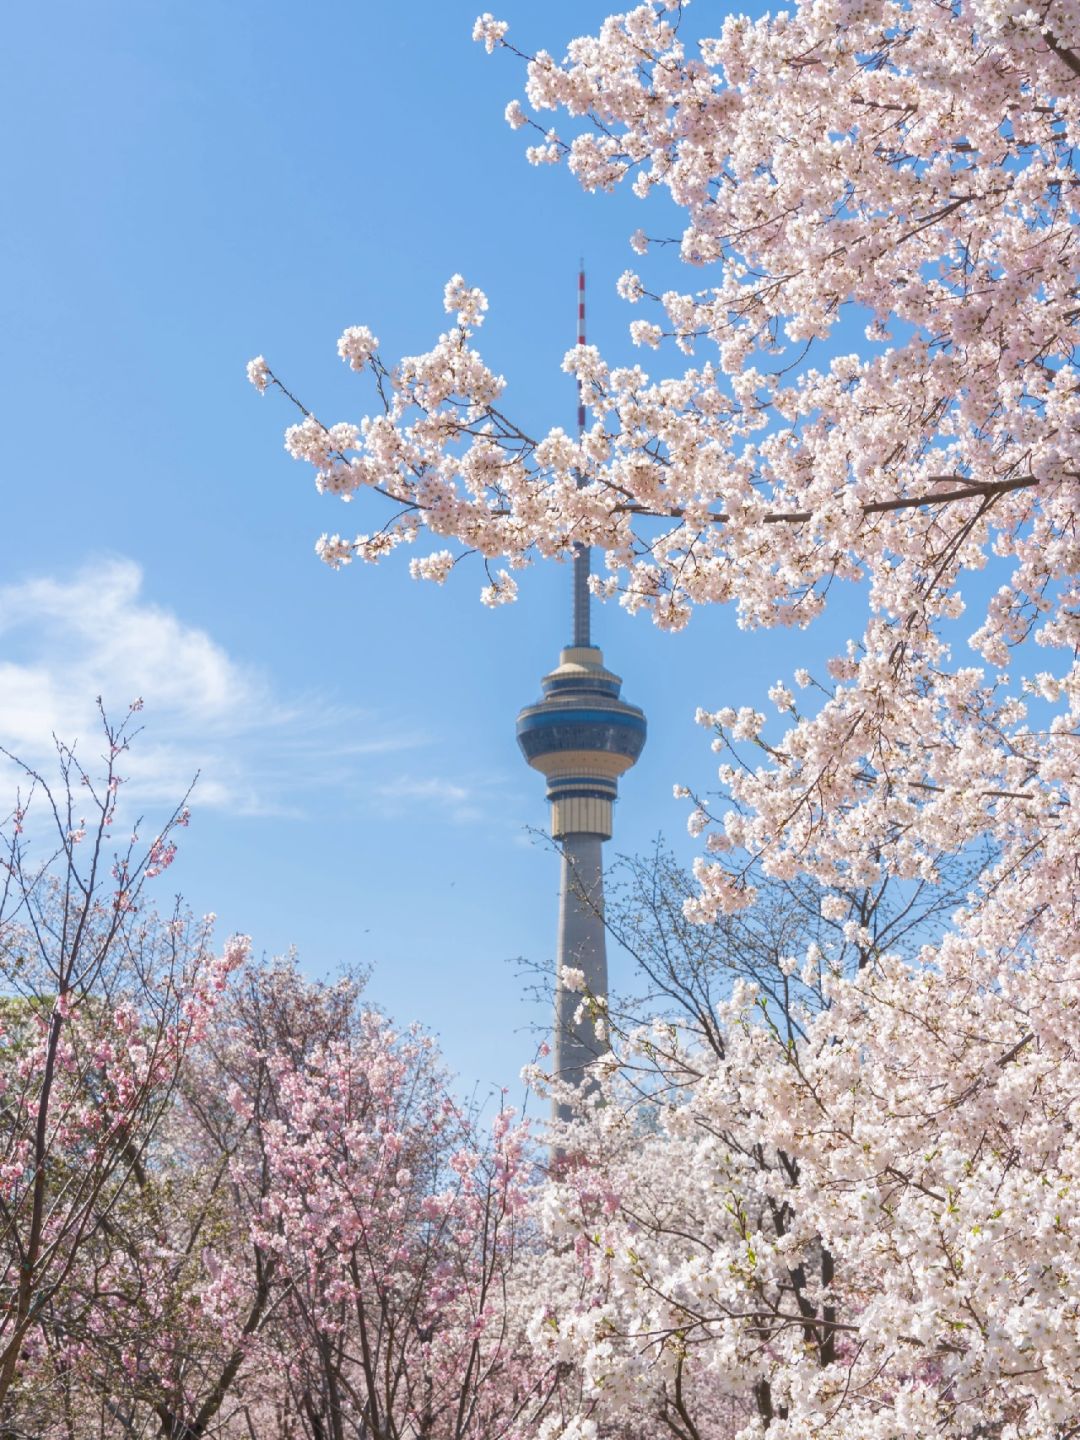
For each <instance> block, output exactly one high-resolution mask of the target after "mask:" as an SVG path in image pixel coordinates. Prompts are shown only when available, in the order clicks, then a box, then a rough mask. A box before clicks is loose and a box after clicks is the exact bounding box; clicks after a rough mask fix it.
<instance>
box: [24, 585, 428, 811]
mask: <svg viewBox="0 0 1080 1440" xmlns="http://www.w3.org/2000/svg"><path fill="white" fill-rule="evenodd" d="M99 695H100V696H102V697H103V699H104V701H105V704H106V705H107V706H108V707H109V709H110V711H112V712H113V713H114V715H115V714H117V712H122V711H123V710H124V709H125V708H126V706H127V705H128V703H129V702H130V701H132V700H134V699H135V698H136V697H140V698H142V699H143V700H144V702H145V706H146V716H145V718H146V720H147V729H146V733H145V734H144V735H143V736H141V737H140V739H139V741H138V744H137V746H136V747H135V748H134V750H133V752H132V754H131V756H130V764H129V766H128V775H129V780H130V783H131V786H132V788H133V789H135V790H137V791H138V792H139V795H140V799H146V800H150V801H154V802H159V803H162V802H163V803H169V802H174V801H175V800H176V799H177V798H178V797H179V796H180V795H182V794H183V792H184V790H185V789H186V788H187V785H188V784H189V783H190V781H191V778H192V776H193V775H194V774H195V772H196V771H199V772H201V778H200V781H199V785H198V790H197V803H198V804H199V805H200V806H215V807H224V808H229V809H231V810H233V811H235V812H239V813H245V814H258V813H277V814H281V813H287V812H289V811H296V810H299V809H302V808H303V804H304V797H305V796H307V795H309V794H311V793H312V791H314V790H318V789H323V788H325V787H327V786H335V785H340V784H342V783H345V782H347V781H350V780H351V781H353V782H355V780H356V770H357V765H358V762H361V761H362V759H363V757H365V756H371V755H386V754H388V753H391V752H394V751H401V750H406V749H410V748H412V747H414V746H416V745H418V744H421V743H423V739H422V737H420V736H418V735H402V734H395V733H391V731H390V730H389V728H388V727H387V728H385V729H384V730H383V731H382V732H381V733H380V729H379V723H378V717H373V716H371V715H370V714H362V713H360V712H358V711H356V710H354V709H349V708H348V707H346V706H343V705H340V704H334V703H333V702H332V700H330V701H328V700H327V697H323V696H300V697H286V696H282V695H281V694H279V693H278V692H277V690H276V689H275V687H274V686H273V685H272V684H271V682H270V681H269V679H268V678H267V677H266V675H265V674H263V673H262V672H261V671H260V670H259V669H258V668H257V667H255V666H252V665H249V664H245V663H244V662H242V661H239V660H237V659H235V658H234V657H233V656H231V655H229V654H228V652H227V651H226V650H225V649H224V648H223V647H222V646H221V645H220V644H218V642H217V641H215V640H214V639H213V638H212V636H210V635H209V634H208V633H207V632H206V631H205V630H202V629H199V628H198V627H196V626H193V625H189V624H187V623H186V622H185V621H184V620H183V618H182V617H181V616H179V615H177V614H176V613H174V612H173V611H171V610H168V609H165V608H164V607H162V606H160V605H155V604H153V603H151V602H150V601H149V600H148V599H147V598H146V597H145V595H144V594H143V572H142V569H141V567H140V566H139V565H138V564H136V563H135V562H134V561H133V560H130V559H125V558H122V557H109V558H106V559H103V560H100V561H98V562H96V563H95V564H92V565H87V566H85V567H83V568H82V569H80V570H78V571H76V572H75V573H74V574H72V575H70V576H67V577H63V578H57V577H37V578H33V579H29V580H25V581H23V582H21V583H16V584H12V585H7V586H3V587H0V744H2V745H3V746H4V747H5V748H6V749H7V750H9V751H11V752H12V753H14V754H16V755H18V756H19V757H20V758H21V759H23V760H25V761H27V762H28V763H30V764H33V765H45V766H47V765H48V764H49V761H50V758H51V757H52V756H53V755H54V753H55V752H54V749H53V743H52V736H54V735H56V736H58V737H60V738H61V739H63V740H65V741H72V740H76V739H77V740H78V741H79V742H80V753H81V754H83V755H84V757H85V758H84V763H87V764H90V763H91V762H92V760H93V758H94V757H95V756H96V755H97V753H98V747H99V743H100V734H101V732H100V724H99V721H98V718H97V713H96V697H97V696H99ZM358 733H362V734H363V737H364V738H363V739H357V735H358ZM0 778H3V779H7V778H8V777H7V776H6V775H5V776H3V777H0ZM6 788H7V787H6V786H5V789H6Z"/></svg>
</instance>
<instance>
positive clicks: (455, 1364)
mask: <svg viewBox="0 0 1080 1440" xmlns="http://www.w3.org/2000/svg"><path fill="white" fill-rule="evenodd" d="M269 1080H270V1083H271V1085H272V1086H273V1088H274V1091H275V1095H276V1114H275V1116H274V1118H273V1120H272V1122H270V1123H269V1124H268V1125H267V1127H266V1130H265V1153H266V1163H267V1166H268V1179H269V1184H268V1187H267V1193H266V1195H265V1197H264V1198H263V1199H262V1201H261V1204H260V1206H259V1208H258V1211H257V1213H256V1215H255V1217H254V1221H253V1226H254V1229H253V1233H254V1234H255V1235H256V1237H257V1239H258V1243H259V1244H260V1245H261V1246H262V1248H263V1249H264V1250H265V1251H266V1252H267V1254H268V1255H272V1256H273V1257H274V1263H275V1264H276V1265H277V1266H278V1268H279V1270H280V1272H281V1279H282V1282H283V1283H284V1284H285V1285H286V1287H287V1293H286V1296H285V1300H284V1302H283V1308H282V1313H281V1323H282V1324H283V1325H284V1326H285V1327H286V1329H287V1331H288V1332H289V1334H291V1335H292V1336H293V1337H294V1341H293V1344H291V1345H289V1346H288V1347H287V1353H288V1354H289V1355H290V1356H291V1358H290V1360H289V1362H288V1374H289V1381H290V1385H291V1387H292V1389H293V1391H294V1393H295V1394H296V1396H297V1398H298V1400H299V1402H300V1403H299V1405H298V1409H300V1410H301V1413H302V1414H303V1418H304V1421H305V1423H306V1426H307V1427H308V1428H309V1430H310V1433H311V1434H312V1435H313V1436H320V1435H325V1436H327V1437H331V1436H332V1437H334V1440H345V1437H353V1436H357V1437H359V1436H365V1437H366V1436H371V1437H378V1440H397V1437H405V1436H413V1435H415V1436H424V1437H431V1440H442V1437H447V1440H465V1437H477V1440H479V1437H481V1436H483V1437H485V1440H487V1437H497V1436H500V1435H519V1434H524V1433H525V1431H524V1428H523V1425H524V1421H525V1419H526V1418H527V1417H528V1416H529V1415H530V1414H531V1413H533V1412H535V1411H536V1410H537V1409H539V1408H540V1404H541V1402H542V1398H543V1394H544V1390H543V1384H542V1375H541V1376H540V1377H537V1376H536V1375H534V1373H533V1369H532V1364H531V1355H530V1352H529V1349H528V1346H527V1345H526V1344H525V1343H524V1335H523V1333H522V1332H521V1329H520V1326H519V1325H518V1324H517V1323H516V1320H515V1317H514V1315H513V1313H512V1310H511V1307H510V1306H509V1304H508V1295H509V1292H510V1288H511V1284H512V1275H511V1272H512V1267H513V1264H514V1261H515V1257H516V1255H517V1254H518V1253H519V1252H520V1251H521V1250H523V1249H526V1248H527V1244H528V1233H529V1232H528V1228H527V1227H524V1228H523V1211H524V1205H525V1194H526V1189H525V1186H526V1180H527V1177H528V1166H529V1163H530V1159H529V1153H528V1150H527V1147H526V1139H527V1131H526V1129H525V1128H524V1127H523V1126H521V1125H520V1124H515V1123H513V1120H512V1117H511V1115H510V1113H509V1112H501V1113H499V1114H498V1115H497V1116H496V1117H495V1120H494V1124H493V1129H492V1133H491V1135H490V1137H489V1138H487V1139H485V1138H484V1136H483V1134H482V1132H481V1130H480V1129H479V1128H478V1123H477V1121H476V1119H475V1118H474V1117H473V1116H471V1115H470V1114H468V1113H466V1112H463V1111H462V1109H461V1107H460V1106H459V1104H458V1103H456V1102H455V1101H454V1100H453V1099H452V1097H451V1095H450V1093H449V1091H448V1088H447V1084H446V1080H445V1077H444V1076H443V1075H442V1074H441V1072H440V1070H439V1066H438V1062H437V1057H436V1055H435V1052H434V1050H433V1047H432V1044H431V1041H430V1039H428V1038H427V1037H425V1036H423V1035H422V1034H420V1033H419V1032H417V1031H407V1032H404V1033H401V1032H398V1031H396V1030H395V1029H394V1028H393V1027H392V1026H391V1025H390V1023H389V1022H388V1021H387V1020H386V1019H385V1018H384V1017H382V1016H381V1015H378V1014H377V1013H375V1012H373V1011H364V1012H360V1013H357V1014H356V1015H355V1017H354V1020H353V1023H352V1024H351V1026H350V1028H349V1031H348V1032H347V1033H346V1034H343V1035H337V1036H334V1037H332V1038H331V1039H329V1040H328V1041H326V1042H325V1043H321V1044H319V1045H317V1046H315V1047H313V1048H312V1049H310V1050H309V1051H308V1052H307V1053H306V1054H304V1055H302V1056H301V1055H298V1054H296V1053H290V1051H289V1050H284V1051H282V1052H279V1053H277V1054H275V1055H272V1056H271V1057H270V1059H269Z"/></svg>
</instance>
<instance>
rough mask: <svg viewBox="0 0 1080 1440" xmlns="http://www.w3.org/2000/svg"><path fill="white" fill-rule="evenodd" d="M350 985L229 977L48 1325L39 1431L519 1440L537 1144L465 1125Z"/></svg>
mask: <svg viewBox="0 0 1080 1440" xmlns="http://www.w3.org/2000/svg"><path fill="white" fill-rule="evenodd" d="M360 990H361V986H360V984H359V983H357V982H356V981H354V980H352V979H346V980H343V981H340V982H338V983H335V984H320V983H314V982H310V981H307V980H305V979H303V978H302V977H301V975H300V974H299V972H298V970H297V967H296V965H295V963H293V962H291V961H279V962H274V963H273V964H269V965H267V964H256V963H255V962H249V963H247V964H246V965H244V966H243V967H242V968H241V969H240V970H238V971H237V972H236V973H235V974H234V975H232V976H230V978H229V982H228V985H227V987H226V990H225V992H224V994H223V995H222V997H221V1000H220V1002H219V1004H218V1005H217V1006H216V1007H215V1010H214V1013H213V1015H212V1016H210V1017H209V1018H208V1020H207V1023H206V1026H205V1028H204V1031H203V1033H202V1035H201V1037H200V1039H199V1043H198V1044H197V1045H196V1046H194V1047H193V1048H192V1049H190V1050H189V1052H188V1054H187V1056H186V1058H185V1064H184V1066H183V1069H182V1071H181V1073H180V1075H179V1077H178V1081H177V1084H176V1086H175V1087H174V1089H173V1091H172V1095H171V1098H170V1104H169V1106H168V1109H167V1111H166V1113H165V1114H164V1115H163V1116H162V1118H161V1122H160V1124H159V1126H158V1128H157V1130H156V1132H155V1135H154V1137H153V1141H152V1143H150V1144H149V1145H148V1146H147V1147H146V1148H145V1151H144V1153H143V1156H142V1163H141V1165H140V1168H139V1172H138V1173H137V1175H136V1176H135V1177H134V1180H133V1182H132V1183H131V1184H129V1185H128V1186H127V1188H126V1190H125V1191H124V1193H123V1195H122V1196H121V1197H120V1198H119V1199H118V1200H117V1201H116V1203H114V1204H113V1205H112V1206H111V1207H110V1209H109V1213H108V1217H107V1221H108V1223H107V1224H105V1225H103V1226H102V1227H100V1228H99V1231H98V1233H97V1235H96V1237H95V1239H94V1241H93V1242H92V1243H88V1244H87V1245H86V1246H85V1247H84V1250H83V1252H82V1255H81V1263H80V1265H78V1266H77V1267H74V1269H73V1273H72V1276H71V1278H70V1279H69V1281H68V1283H67V1284H66V1285H65V1287H64V1290H63V1292H62V1294H59V1295H58V1296H57V1297H56V1301H55V1303H54V1305H53V1306H52V1307H51V1310H50V1313H49V1317H48V1325H47V1326H46V1327H43V1331H44V1337H45V1339H44V1343H43V1345H42V1347H41V1349H40V1351H39V1353H37V1354H36V1355H35V1356H34V1357H33V1364H32V1365H30V1366H29V1367H28V1370H27V1374H28V1377H29V1379H30V1380H32V1393H33V1395H34V1397H35V1409H34V1411H33V1415H34V1423H35V1424H36V1426H37V1431H36V1432H35V1433H41V1434H42V1435H45V1436H48V1437H49V1440H53V1436H54V1434H55V1436H56V1437H57V1440H59V1437H61V1436H63V1437H64V1440H72V1436H77V1435H80V1434H82V1433H87V1432H88V1431H89V1429H90V1428H91V1427H94V1428H95V1429H97V1430H103V1431H104V1433H106V1434H113V1433H117V1434H119V1433H125V1434H138V1435H141V1434H160V1435H162V1436H169V1437H172V1440H202V1437H210V1436H219V1437H228V1440H233V1437H240V1436H245V1437H246V1436H250V1435H251V1434H252V1433H255V1434H258V1435H268V1436H277V1437H281V1440H284V1437H286V1436H289V1437H297V1436H304V1437H310V1440H350V1437H364V1440H369V1437H370V1440H376V1437H377V1440H396V1437H405V1436H409V1437H413V1436H426V1437H430V1440H442V1437H462V1440H465V1437H480V1436H483V1437H485V1440H487V1437H497V1436H502V1435H506V1436H510V1437H521V1440H523V1437H525V1436H526V1435H528V1434H530V1433H531V1428H530V1427H531V1424H532V1421H533V1420H534V1419H535V1417H536V1416H537V1415H538V1414H539V1413H540V1412H541V1411H542V1410H543V1409H544V1407H545V1405H546V1403H547V1401H548V1399H549V1395H550V1392H551V1389H552V1388H553V1386H554V1385H555V1383H556V1380H557V1376H556V1374H555V1370H554V1367H553V1366H552V1365H551V1363H550V1361H548V1360H547V1359H546V1358H544V1357H539V1358H538V1357H537V1356H536V1355H535V1354H534V1351H533V1349H532V1347H531V1346H530V1344H529V1341H528V1338H527V1334H526V1326H527V1321H528V1317H529V1315H530V1314H531V1311H532V1305H533V1300H534V1293H533V1291H532V1290H529V1291H528V1292H527V1293H524V1292H520V1290H519V1283H518V1272H519V1270H520V1267H521V1264H522V1263H523V1262H524V1263H527V1262H528V1261H529V1260H530V1258H532V1259H533V1260H535V1256H536V1251H537V1248H538V1247H537V1241H536V1236H537V1230H536V1226H535V1224H534V1223H533V1222H532V1221H531V1219H530V1218H529V1217H527V1216H526V1214H525V1200H526V1194H527V1189H528V1185H527V1182H528V1181H529V1178H530V1174H531V1166H532V1162H531V1159H530V1156H529V1154H528V1152H527V1149H526V1140H527V1131H526V1129H525V1127H524V1126H522V1125H521V1124H515V1123H513V1121H512V1118H511V1116H510V1115H509V1113H508V1112H501V1113H499V1114H497V1115H496V1116H495V1117H494V1121H493V1124H492V1125H491V1126H488V1125H486V1124H481V1123H480V1122H479V1121H478V1120H477V1117H476V1116H474V1115H472V1114H471V1113H469V1112H466V1111H463V1110H462V1108H461V1107H460V1106H459V1105H458V1104H457V1103H456V1102H455V1101H454V1100H453V1099H452V1097H451V1095H450V1093H449V1091H448V1089H447V1085H446V1081H445V1077H444V1076H443V1075H442V1072H441V1070H440V1067H439V1064H438V1059H437V1055H436V1053H435V1051H434V1048H433V1046H432V1043H431V1041H430V1040H429V1039H428V1038H426V1037H425V1036H423V1035H421V1034H420V1033H419V1032H416V1031H408V1032H398V1031H395V1030H394V1028H393V1027H392V1026H391V1025H390V1024H389V1022H388V1021H386V1020H385V1018H383V1017H382V1016H379V1015H377V1014H376V1013H375V1012H373V1011H371V1010H370V1009H366V1008H364V1007H363V1006H362V1005H361V1003H360ZM27 1403H29V1402H27ZM28 1413H29V1412H27V1411H26V1407H25V1405H24V1407H23V1412H21V1414H20V1418H23V1415H24V1414H28ZM69 1417H70V1425H69V1424H68V1418H69ZM65 1427H67V1428H65ZM72 1427H73V1428H72Z"/></svg>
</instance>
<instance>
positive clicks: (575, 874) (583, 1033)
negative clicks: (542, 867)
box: [552, 832, 608, 1119]
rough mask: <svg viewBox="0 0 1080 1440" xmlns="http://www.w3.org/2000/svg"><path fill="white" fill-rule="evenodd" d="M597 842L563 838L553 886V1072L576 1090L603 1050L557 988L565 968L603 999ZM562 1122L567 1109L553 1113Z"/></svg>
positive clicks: (573, 998)
mask: <svg viewBox="0 0 1080 1440" xmlns="http://www.w3.org/2000/svg"><path fill="white" fill-rule="evenodd" d="M603 843H604V842H603V837H602V836H600V835H590V834H582V833H580V832H577V833H574V834H570V835H567V836H566V838H565V839H564V840H563V846H562V877H561V879H562V883H561V885H560V887H559V933H558V943H557V947H556V951H555V967H556V968H555V1034H554V1045H553V1047H552V1055H553V1059H554V1073H555V1074H556V1075H557V1076H558V1077H559V1079H561V1080H568V1081H569V1082H570V1083H571V1084H572V1085H575V1086H580V1085H581V1084H582V1082H583V1080H584V1078H585V1068H586V1066H587V1065H589V1064H590V1062H591V1061H593V1060H595V1059H596V1057H597V1056H598V1055H600V1054H602V1052H603V1051H604V1050H605V1049H606V1048H607V1046H606V1044H605V1043H602V1042H601V1041H599V1040H597V1038H596V1027H595V1025H594V1023H593V1021H592V1019H591V1018H590V1017H589V1016H588V1014H585V1015H583V1016H582V1018H581V1019H580V1020H577V1019H575V1016H576V1014H577V1011H578V1008H579V1006H580V1005H581V998H582V997H581V995H579V994H577V993H576V992H575V991H573V990H570V989H568V988H567V987H566V986H565V985H564V984H563V983H562V973H563V968H564V967H565V966H570V967H572V968H573V969H575V970H580V971H582V973H583V974H584V976H585V988H586V990H587V991H588V992H589V994H590V995H596V996H603V997H604V998H606V997H607V993H608V973H607V944H606V940H605V935H604V861H603V854H602V847H603ZM556 1114H557V1117H558V1118H559V1119H567V1118H568V1107H565V1106H563V1107H559V1108H558V1109H557V1111H556Z"/></svg>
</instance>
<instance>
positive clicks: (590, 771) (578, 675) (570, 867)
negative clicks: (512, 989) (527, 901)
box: [517, 261, 645, 1119]
mask: <svg viewBox="0 0 1080 1440" xmlns="http://www.w3.org/2000/svg"><path fill="white" fill-rule="evenodd" d="M577 339H578V344H579V345H584V344H585V265H584V261H583V262H582V265H581V269H580V270H579V272H578V337H577ZM577 422H578V436H579V438H580V436H581V435H582V434H583V433H584V430H585V400H584V396H583V394H582V389H581V381H580V380H579V381H578V412H577ZM580 483H581V479H580V477H579V484H580ZM589 570H590V555H589V547H588V546H587V545H575V546H574V559H573V580H572V591H571V595H572V615H573V632H572V640H571V643H570V645H569V646H567V648H566V649H565V650H563V651H562V652H561V653H560V655H559V663H558V665H557V666H556V667H555V669H554V670H552V671H551V673H550V674H549V675H545V676H544V678H543V680H542V681H541V685H542V687H543V691H544V697H543V699H542V700H540V701H539V702H538V703H537V704H535V705H528V706H526V708H525V709H524V710H522V712H521V714H520V715H519V716H518V720H517V738H518V744H519V745H520V747H521V751H522V754H523V755H524V756H525V759H526V760H527V761H528V762H529V764H530V765H531V766H532V767H533V769H534V770H539V771H540V773H541V774H542V775H543V776H544V778H545V779H546V780H547V798H548V799H549V800H550V801H551V837H552V839H553V840H554V841H555V842H556V843H557V844H558V845H559V847H560V850H561V852H562V882H561V885H560V888H559V932H558V940H557V943H556V947H555V1036H554V1045H553V1047H552V1048H553V1052H554V1074H555V1075H556V1076H557V1077H558V1078H559V1079H561V1080H566V1081H569V1082H570V1083H571V1084H573V1085H580V1084H581V1083H582V1080H583V1078H584V1072H585V1067H586V1066H587V1065H588V1064H589V1062H590V1061H591V1060H594V1059H595V1058H596V1057H597V1055H599V1054H601V1053H602V1052H603V1051H604V1050H605V1049H606V1048H607V1046H606V1044H604V1043H602V1042H600V1041H598V1040H597V1038H596V1035H595V1032H594V1028H593V1023H592V1021H591V1020H590V1019H589V1018H587V1017H586V1018H585V1019H583V1021H582V1022H581V1023H580V1024H575V1023H574V1014H575V1011H576V1010H577V1008H578V1005H579V1004H580V1002H581V996H580V995H578V994H577V993H575V992H574V991H571V990H567V989H566V988H565V986H564V985H563V983H562V969H563V966H564V965H566V966H571V967H573V968H575V969H577V970H581V971H583V972H584V975H585V986H586V988H587V989H588V991H589V993H590V994H591V995H594V996H598V997H600V996H602V997H604V998H605V999H606V998H607V990H608V976H607V947H606V944H605V935H604V869H603V858H602V855H601V847H602V846H603V843H604V841H605V840H610V839H611V829H612V826H611V821H612V806H613V804H614V802H615V798H616V795H617V792H618V779H619V776H620V775H622V774H623V773H624V772H625V771H626V770H629V769H630V767H631V765H633V764H634V762H635V761H636V760H637V758H638V756H639V755H640V754H641V750H642V747H643V746H644V744H645V715H644V713H643V712H642V711H641V710H639V709H638V707H637V706H636V705H628V704H627V703H626V701H625V700H620V698H619V691H620V688H621V686H622V681H621V680H620V679H619V677H618V675H613V674H612V672H611V671H610V670H608V669H606V668H605V665H604V657H603V655H602V654H601V652H600V650H599V649H598V647H597V646H595V645H594V644H593V643H592V635H591V629H590V615H589V606H590V601H591V595H590V593H589ZM569 1113H570V1112H569V1107H567V1106H563V1105H560V1106H557V1107H556V1109H555V1115H556V1118H557V1119H567V1118H569Z"/></svg>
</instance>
